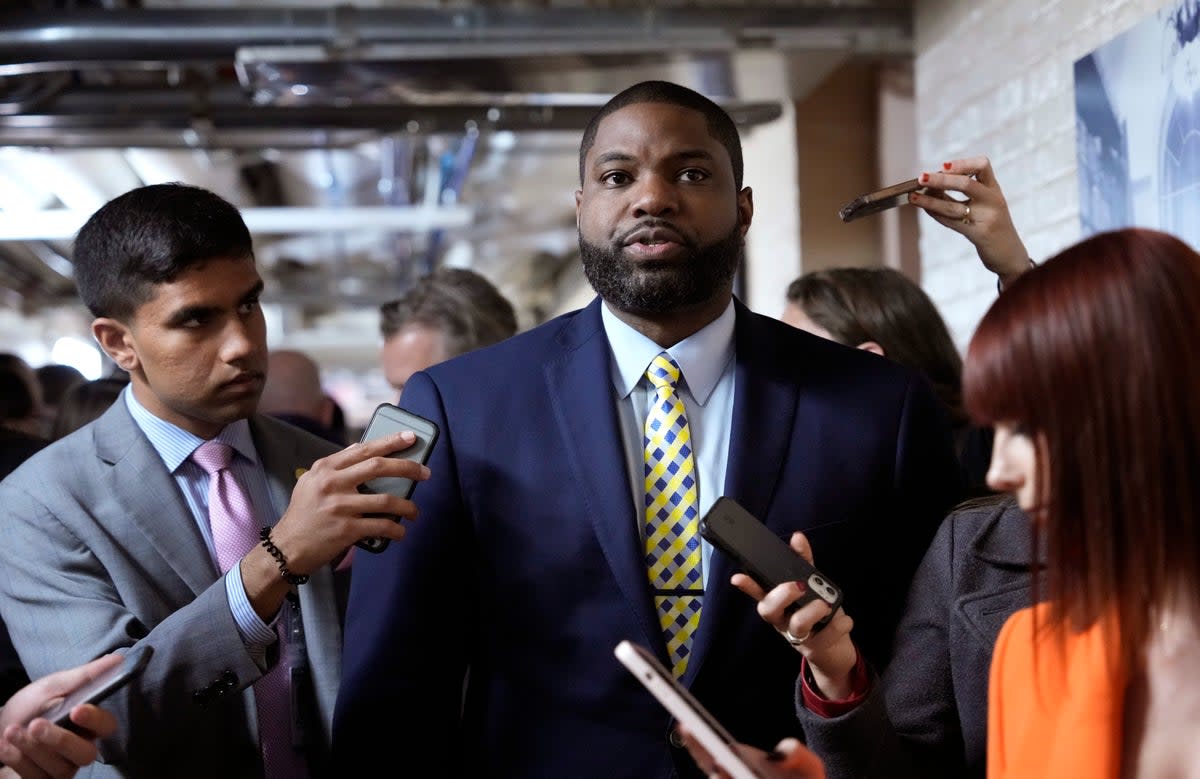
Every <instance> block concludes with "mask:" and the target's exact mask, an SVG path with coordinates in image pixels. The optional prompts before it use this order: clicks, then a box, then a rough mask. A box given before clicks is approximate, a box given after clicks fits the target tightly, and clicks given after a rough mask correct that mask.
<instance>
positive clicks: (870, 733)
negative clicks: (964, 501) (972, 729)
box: [797, 519, 966, 779]
mask: <svg viewBox="0 0 1200 779" xmlns="http://www.w3.org/2000/svg"><path fill="white" fill-rule="evenodd" d="M952 530H953V528H952V522H951V520H949V519H947V520H946V521H945V522H943V523H942V526H941V528H940V529H939V530H938V534H937V536H936V537H935V538H934V541H933V544H932V545H931V546H930V549H929V552H928V553H927V554H926V555H925V558H924V559H923V560H922V562H921V565H920V567H919V568H918V569H917V574H916V577H915V578H914V580H913V586H912V590H911V592H910V593H909V598H908V606H907V609H906V610H905V614H904V617H903V619H902V620H901V622H900V627H899V630H898V631H897V635H896V645H895V651H894V653H893V656H892V662H891V664H890V666H889V668H888V671H887V673H886V674H885V675H884V679H883V680H882V682H880V680H879V679H878V678H877V677H873V678H872V689H871V693H870V694H869V695H868V697H867V699H866V700H865V701H864V702H863V703H862V704H861V705H860V706H858V707H857V708H855V709H854V710H853V711H850V712H848V713H846V714H844V715H842V716H840V717H832V718H828V719H825V718H822V717H819V716H817V715H816V714H814V713H813V712H811V711H809V710H808V709H806V708H804V705H803V698H802V697H800V696H798V697H797V716H798V717H799V718H800V724H801V726H802V727H803V729H804V734H805V738H806V740H807V743H808V745H809V746H810V747H811V748H812V749H813V750H814V751H816V753H817V754H819V755H820V756H821V757H822V758H823V759H824V760H825V770H826V774H827V776H828V777H829V779H874V778H875V777H879V778H880V779H882V778H883V777H888V778H889V779H892V778H894V779H905V778H906V777H913V779H932V778H933V777H962V776H964V775H966V774H965V772H966V766H965V764H964V747H963V739H962V732H961V729H960V727H959V718H958V710H957V706H956V703H955V697H954V686H953V679H952V677H951V670H950V638H949V622H950V612H951V608H952V603H951V601H952V599H953V592H954V583H953V578H952V577H953V562H952V561H953V559H954V555H955V550H954V534H953V532H952Z"/></svg>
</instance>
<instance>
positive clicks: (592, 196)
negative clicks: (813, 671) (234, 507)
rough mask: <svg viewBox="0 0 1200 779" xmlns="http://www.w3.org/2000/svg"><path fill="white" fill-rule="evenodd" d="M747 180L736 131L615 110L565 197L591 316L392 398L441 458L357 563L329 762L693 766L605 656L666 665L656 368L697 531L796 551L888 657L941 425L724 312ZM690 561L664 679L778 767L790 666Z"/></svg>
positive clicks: (869, 378)
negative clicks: (417, 509) (744, 534)
mask: <svg viewBox="0 0 1200 779" xmlns="http://www.w3.org/2000/svg"><path fill="white" fill-rule="evenodd" d="M741 177H742V160H741V147H740V142H739V140H738V135H737V130H736V128H735V126H734V124H733V123H732V121H731V120H730V118H729V116H728V115H727V114H726V113H725V112H724V111H723V110H721V109H720V108H719V107H718V106H716V105H715V104H714V103H712V102H711V101H709V100H708V99H706V98H704V97H702V96H701V95H699V94H697V93H695V92H692V91H691V90H688V89H685V88H683V87H679V86H677V85H674V84H669V83H665V82H646V83H643V84H638V85H636V86H633V87H631V88H629V89H628V90H626V91H624V92H622V93H621V94H619V95H617V96H616V97H614V98H613V99H612V100H611V101H610V102H609V103H608V104H607V105H606V106H605V107H604V108H603V109H601V110H600V112H599V113H598V114H597V116H596V117H595V118H594V119H593V120H592V123H591V124H590V125H589V127H588V128H587V130H586V131H585V133H584V137H583V143H582V145H581V149H580V178H581V188H580V190H579V191H578V192H577V193H576V210H577V220H578V227H579V243H580V249H581V252H582V257H583V266H584V270H585V271H586V273H587V276H588V278H589V280H590V281H591V283H592V285H593V287H595V289H596V290H597V292H598V293H599V298H598V299H597V300H595V301H593V303H592V304H591V305H589V306H588V307H587V308H585V309H582V310H580V311H576V312H574V313H571V314H567V315H565V316H562V317H560V318H558V319H555V320H553V321H551V322H548V323H546V324H545V325H542V326H541V327H538V328H535V329H533V330H531V331H529V332H527V333H524V334H521V335H518V336H516V337H514V338H511V339H509V340H507V341H505V342H503V343H501V344H498V345H496V346H493V347H489V348H486V349H482V350H480V351H477V352H473V353H471V354H468V355H464V356H463V357H460V358H457V359H454V360H450V361H448V362H446V363H443V364H441V365H438V366H435V367H433V368H430V369H429V370H428V371H427V372H424V373H418V374H416V375H415V376H414V377H413V378H412V380H411V381H410V382H409V384H408V385H407V387H406V388H405V391H404V398H403V403H404V405H405V406H406V407H408V408H409V409H411V410H413V411H415V412H417V413H419V414H421V415H423V416H426V417H429V418H430V419H433V420H434V421H436V422H437V424H438V426H439V427H440V428H441V439H440V441H439V443H438V445H437V447H436V449H435V451H434V453H433V457H432V461H431V463H430V467H431V469H432V472H433V474H434V476H433V477H432V479H431V480H430V481H428V482H426V483H424V484H422V485H421V486H420V487H419V488H418V491H417V494H416V497H415V499H416V500H417V501H418V502H419V503H420V505H421V507H422V518H421V520H420V521H419V522H418V523H416V524H414V525H413V526H412V528H411V530H410V532H409V534H408V536H407V537H406V543H404V544H398V545H393V546H392V547H390V548H389V549H388V550H387V551H386V552H385V553H384V554H382V555H379V556H372V555H359V557H358V560H357V562H356V563H355V575H354V579H353V584H352V590H351V602H350V608H349V612H348V616H347V628H346V636H345V651H344V654H343V687H342V690H341V692H340V694H339V698H338V704H337V710H336V713H335V720H334V750H335V758H336V759H337V760H338V761H339V764H342V765H346V766H354V765H358V766H361V767H362V768H363V769H364V770H366V769H367V768H368V767H370V766H377V765H378V762H379V761H380V760H383V759H385V758H384V757H383V754H384V752H385V751H386V753H387V754H394V755H402V756H403V759H404V760H405V762H406V763H407V762H408V761H411V763H412V764H413V765H436V764H441V765H443V766H445V765H447V764H448V765H449V766H450V768H449V769H448V770H447V771H446V773H447V774H448V775H456V776H482V775H487V776H505V777H508V776H512V777H533V776H546V777H568V776H569V777H597V778H599V777H603V778H604V779H612V778H613V777H668V776H672V775H680V774H681V775H691V774H692V773H694V772H695V770H696V769H695V767H694V766H693V764H692V762H691V760H690V758H688V756H687V755H686V753H685V752H684V750H682V749H680V747H679V739H678V737H677V736H676V735H675V734H674V732H673V728H672V723H671V722H670V720H669V717H668V715H667V714H666V713H665V711H664V710H663V709H662V708H661V707H660V706H659V705H658V703H657V702H656V701H655V700H654V699H653V698H652V697H651V696H650V695H649V694H648V693H646V691H645V690H643V689H642V687H641V686H640V685H639V683H638V682H637V680H635V679H634V678H632V677H631V676H630V675H629V673H628V672H627V671H626V670H625V669H624V668H623V667H622V666H621V665H620V664H619V663H618V662H617V661H616V660H615V659H614V657H613V648H614V647H615V646H616V644H617V643H618V642H619V641H621V640H622V639H630V640H633V641H635V642H637V643H640V644H644V645H646V646H648V647H651V648H652V649H653V650H654V651H655V652H656V653H657V654H658V655H659V656H660V658H662V660H663V662H664V663H667V662H668V649H667V640H666V638H665V637H664V632H663V631H664V629H663V628H662V627H661V626H660V622H659V617H658V615H657V613H656V595H661V594H662V592H663V591H662V590H657V589H656V590H652V587H651V582H650V579H649V577H648V575H647V567H648V553H647V551H646V548H645V542H644V538H645V536H646V534H647V530H646V528H645V521H644V518H643V509H642V507H643V505H644V504H645V502H646V498H645V492H646V490H647V489H648V488H647V487H645V486H644V479H645V472H644V468H645V467H646V466H645V465H644V462H643V457H644V455H643V443H644V442H643V426H642V425H643V420H644V419H645V418H646V415H647V413H648V412H647V409H648V408H649V406H650V405H651V403H652V402H653V398H654V397H655V392H656V390H655V389H654V388H653V387H652V386H651V382H650V380H649V379H648V378H647V377H645V376H644V373H645V372H646V370H647V366H648V365H651V363H652V361H654V360H655V358H656V357H657V356H659V355H661V354H665V355H666V356H667V357H668V358H669V359H670V360H671V361H672V362H673V363H674V364H675V365H676V366H677V367H678V369H679V371H680V372H681V373H682V377H683V378H682V380H680V382H679V388H678V397H679V399H681V400H682V402H683V406H684V408H685V409H686V417H687V419H688V424H689V428H690V443H691V447H690V449H691V453H690V455H689V459H691V460H693V461H694V464H691V463H690V464H689V465H688V467H689V468H694V470H693V471H692V473H693V474H694V477H695V479H694V481H695V482H696V484H695V485H694V487H695V489H696V490H697V493H698V512H699V513H700V514H703V512H704V511H706V510H707V509H708V507H709V506H711V504H712V503H713V501H714V500H715V499H716V498H717V497H719V496H721V495H728V496H731V497H733V498H734V499H736V500H737V501H738V502H739V503H741V504H742V505H743V506H745V507H746V508H747V509H749V510H750V512H751V513H753V514H754V515H755V516H757V517H758V518H760V519H761V520H763V521H764V522H765V523H766V524H767V525H768V526H770V527H771V528H772V529H773V530H774V531H775V532H776V533H777V534H779V535H780V536H781V537H782V538H788V537H789V536H790V535H791V534H792V532H793V531H795V530H803V531H804V532H805V533H806V534H807V535H808V538H809V540H810V541H811V543H812V546H813V547H814V548H815V549H816V550H817V555H818V557H819V560H820V564H821V567H822V570H824V571H825V572H826V573H827V574H828V575H829V576H830V577H831V578H832V579H833V580H834V581H835V582H837V583H838V584H840V585H841V587H842V588H843V590H844V591H845V599H846V602H847V604H853V611H854V613H855V616H856V622H857V627H856V628H855V635H856V638H857V640H858V644H859V646H861V647H862V650H863V653H864V655H865V656H866V658H867V659H868V660H870V661H872V662H875V663H876V664H882V663H883V662H885V660H886V655H887V651H888V646H889V644H890V639H891V633H892V630H893V628H894V626H895V624H896V621H897V619H898V615H899V610H900V607H901V605H902V600H903V597H904V593H905V591H906V589H907V587H908V582H909V579H910V577H911V575H912V572H913V570H914V568H915V566H916V564H917V563H918V561H919V560H920V558H921V555H922V553H923V552H924V550H925V547H926V545H927V544H928V541H929V539H930V538H931V537H932V534H933V532H934V531H935V529H936V527H937V525H938V522H939V521H940V519H941V517H942V516H943V514H944V512H945V510H946V509H947V508H948V507H949V506H950V505H951V504H952V503H953V501H954V499H955V498H956V496H957V494H958V490H959V483H958V477H957V466H956V465H955V459H954V454H953V451H952V449H951V445H950V437H949V432H948V428H947V426H946V424H945V420H944V419H943V418H942V417H941V415H940V412H939V411H938V407H937V404H936V402H935V401H934V399H933V397H932V395H931V393H930V392H929V390H928V388H927V387H926V386H925V385H924V384H923V383H922V381H921V380H920V379H919V378H917V377H916V376H915V375H913V374H911V373H909V372H907V371H906V370H905V369H903V368H900V367H898V366H897V365H895V364H894V363H891V362H889V361H887V360H883V359H880V358H878V357H877V356H875V355H871V354H867V353H865V352H861V351H857V350H853V349H847V348H845V347H841V346H838V345H836V344H833V343H831V342H828V341H825V340H822V339H819V338H815V337H813V336H810V335H808V334H807V333H803V332H801V331H798V330H795V329H792V328H790V327H788V326H787V325H784V324H782V323H780V322H777V321H775V320H773V319H768V318H766V317H762V316H759V315H756V314H753V313H751V312H750V311H749V310H747V309H746V308H745V307H744V306H743V305H742V304H741V303H739V302H738V301H737V300H735V299H734V297H733V294H732V289H733V278H734V273H735V270H736V269H737V267H738V264H739V263H740V261H741V259H742V252H743V239H744V236H745V234H746V231H747V229H748V228H749V227H750V220H751V216H752V214H753V200H752V197H751V192H750V189H749V188H743V187H742V182H741ZM647 456H648V455H647ZM693 497H694V496H693ZM689 543H691V542H689ZM697 547H698V548H701V551H702V554H701V555H698V557H700V559H701V562H702V565H701V569H702V575H701V577H700V584H699V585H697V586H698V587H699V588H700V589H702V591H703V594H702V596H700V600H701V601H702V605H701V607H700V617H699V627H698V630H697V632H696V633H695V634H694V636H692V638H691V639H690V643H689V646H690V650H689V651H687V652H686V653H685V654H686V663H685V666H684V667H685V668H686V670H684V671H683V675H682V681H683V683H684V684H686V685H687V686H689V687H690V689H691V690H692V692H693V693H694V694H695V695H696V696H697V697H698V698H699V699H700V700H701V702H703V703H704V704H705V705H706V706H707V707H708V708H709V709H710V710H711V711H712V712H713V713H714V714H715V715H716V716H717V717H718V718H719V719H720V720H722V721H723V723H724V724H725V725H726V726H727V727H728V729H729V730H730V731H732V733H733V734H734V735H736V736H737V737H738V738H739V739H741V740H744V741H747V742H750V743H752V744H755V745H759V746H767V747H768V748H769V745H773V744H775V743H776V742H777V741H778V740H779V739H780V738H782V737H784V736H787V735H795V734H797V733H798V732H799V727H798V725H797V723H796V716H795V707H794V696H795V683H796V679H797V674H798V672H799V662H798V655H797V654H796V652H795V651H794V650H793V649H792V647H790V646H789V645H788V643H787V642H786V641H785V640H784V639H783V638H782V637H781V636H780V635H778V634H776V633H775V632H774V631H773V630H771V628H770V627H769V626H767V625H766V624H765V623H764V622H763V621H762V620H761V619H759V618H758V616H757V615H756V614H755V611H754V603H753V601H752V600H751V599H750V598H747V597H746V596H744V595H743V594H741V593H740V592H737V591H736V590H734V588H733V587H732V586H731V585H730V584H729V578H730V576H731V575H732V574H733V573H734V572H735V569H734V567H733V565H732V563H731V561H730V560H729V559H728V558H726V557H725V556H724V555H723V554H722V553H720V552H713V551H712V550H711V549H710V548H709V546H708V545H707V544H706V543H705V544H703V545H699V544H698V542H697ZM689 592H693V590H689ZM848 608H849V606H848ZM674 659H675V658H672V660H674ZM676 667H679V666H676ZM468 672H469V673H468ZM464 679H465V680H466V686H465V689H464Z"/></svg>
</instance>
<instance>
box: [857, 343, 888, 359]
mask: <svg viewBox="0 0 1200 779" xmlns="http://www.w3.org/2000/svg"><path fill="white" fill-rule="evenodd" d="M854 348H855V349H862V350H863V351H864V352H872V353H873V354H878V355H879V356H880V357H887V355H886V354H884V352H883V347H882V346H880V345H879V344H877V343H875V342H874V341H863V342H862V343H860V344H859V345H858V346H856V347H854Z"/></svg>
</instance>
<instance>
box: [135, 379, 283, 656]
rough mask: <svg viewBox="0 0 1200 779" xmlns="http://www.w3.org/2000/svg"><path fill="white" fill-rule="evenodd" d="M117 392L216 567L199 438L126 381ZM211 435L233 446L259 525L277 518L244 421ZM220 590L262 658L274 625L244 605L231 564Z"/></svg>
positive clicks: (246, 638) (246, 599) (239, 580)
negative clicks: (150, 405) (153, 408)
mask: <svg viewBox="0 0 1200 779" xmlns="http://www.w3.org/2000/svg"><path fill="white" fill-rule="evenodd" d="M122 392H123V394H124V397H125V405H126V407H127V408H128V409H129V413H130V415H132V416H133V421H134V422H136V423H137V426H138V427H139V428H141V430H142V432H143V433H145V434H146V438H148V439H150V445H151V446H153V447H154V450H155V451H156V452H158V456H159V457H161V458H162V461H163V464H164V465H165V466H167V470H168V471H169V472H170V473H171V476H172V477H173V478H174V479H175V483H176V484H178V485H179V490H180V492H182V493H183V497H184V500H186V501H187V504H188V508H190V509H191V510H192V519H193V520H194V521H195V523H196V526H197V527H198V528H200V535H201V536H203V537H204V543H205V545H206V546H207V547H208V556H209V559H210V560H212V564H213V570H220V569H219V568H218V566H217V553H216V551H215V549H214V547H213V537H212V528H211V527H210V526H209V523H208V482H209V475H208V474H207V473H205V471H204V469H203V468H201V467H200V466H199V465H197V464H196V463H195V462H193V461H192V459H191V458H192V452H194V451H195V450H196V448H197V447H199V446H200V444H202V443H204V439H203V438H200V437H199V436H196V435H193V434H191V433H189V432H188V431H186V430H184V429H183V428H181V427H179V426H177V425H173V424H171V423H170V422H167V421H165V420H163V419H159V418H158V417H156V416H155V415H154V414H152V413H150V412H149V411H148V410H147V409H146V407H145V406H143V405H142V404H141V403H139V402H138V400H137V398H135V397H134V396H133V390H132V389H131V388H130V387H126V388H125V389H124V390H123V391H122ZM216 440H218V441H220V442H222V443H225V444H229V445H230V446H232V447H233V449H234V452H235V454H234V457H233V460H232V461H231V464H230V467H231V468H232V469H233V472H234V474H236V476H237V478H238V480H239V481H240V482H241V483H242V486H244V487H245V488H246V492H247V493H248V494H249V497H250V503H251V504H252V505H253V506H254V514H255V516H256V517H257V518H258V521H259V522H260V523H261V524H264V525H274V524H275V523H276V522H277V521H278V520H279V515H280V512H279V509H278V508H277V507H276V506H275V505H274V502H273V501H272V499H271V490H270V488H269V487H268V485H267V477H266V474H265V473H264V472H263V469H262V466H261V465H260V464H259V461H258V451H257V450H256V449H255V448H254V440H253V438H252V437H251V435H250V424H249V423H248V422H247V421H246V420H244V419H240V420H238V421H237V422H234V423H232V424H230V425H227V426H226V427H225V429H224V430H222V431H221V432H220V433H219V434H218V435H217V437H216ZM164 521H169V520H164ZM225 592H226V594H227V596H228V598H229V608H230V610H231V611H232V612H233V619H234V622H235V623H237V628H238V632H239V633H240V634H241V637H242V642H243V643H245V645H246V648H247V649H248V650H249V651H250V652H251V654H252V656H253V657H254V658H255V659H256V660H258V661H259V662H263V661H264V659H265V656H266V647H267V646H269V645H270V644H272V643H274V642H275V639H276V635H275V630H274V629H273V627H272V625H268V624H267V623H265V622H263V621H262V619H261V618H260V617H259V616H258V613H257V612H256V611H255V610H254V607H253V606H251V605H250V598H249V597H247V596H246V587H245V585H244V584H243V583H242V575H241V572H240V571H239V569H238V567H236V566H235V567H233V568H230V569H229V572H228V573H226V574H225ZM272 624H273V623H272Z"/></svg>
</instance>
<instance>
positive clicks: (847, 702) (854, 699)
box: [800, 652, 871, 719]
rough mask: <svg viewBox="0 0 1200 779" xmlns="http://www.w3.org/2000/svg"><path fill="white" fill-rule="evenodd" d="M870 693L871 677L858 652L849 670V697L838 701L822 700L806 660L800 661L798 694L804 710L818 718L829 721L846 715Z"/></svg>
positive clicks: (860, 653)
mask: <svg viewBox="0 0 1200 779" xmlns="http://www.w3.org/2000/svg"><path fill="white" fill-rule="evenodd" d="M870 691H871V676H870V674H868V673H867V663H866V661H865V660H863V656H862V652H858V659H856V660H855V661H854V668H852V669H851V670H850V695H849V696H848V697H846V698H843V699H841V700H838V701H832V700H829V699H828V698H824V697H822V696H821V694H820V693H819V692H817V690H816V684H815V683H814V682H813V681H812V671H810V670H809V667H808V660H807V659H804V658H802V659H801V660H800V694H801V695H802V696H804V708H806V709H808V710H809V711H811V712H812V713H813V714H816V715H817V716H818V717H824V718H825V719H830V718H832V717H840V716H842V715H843V714H847V713H849V712H851V711H853V710H854V709H856V708H857V707H858V705H859V704H860V703H862V702H863V699H865V698H866V697H867V693H869V692H870Z"/></svg>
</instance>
